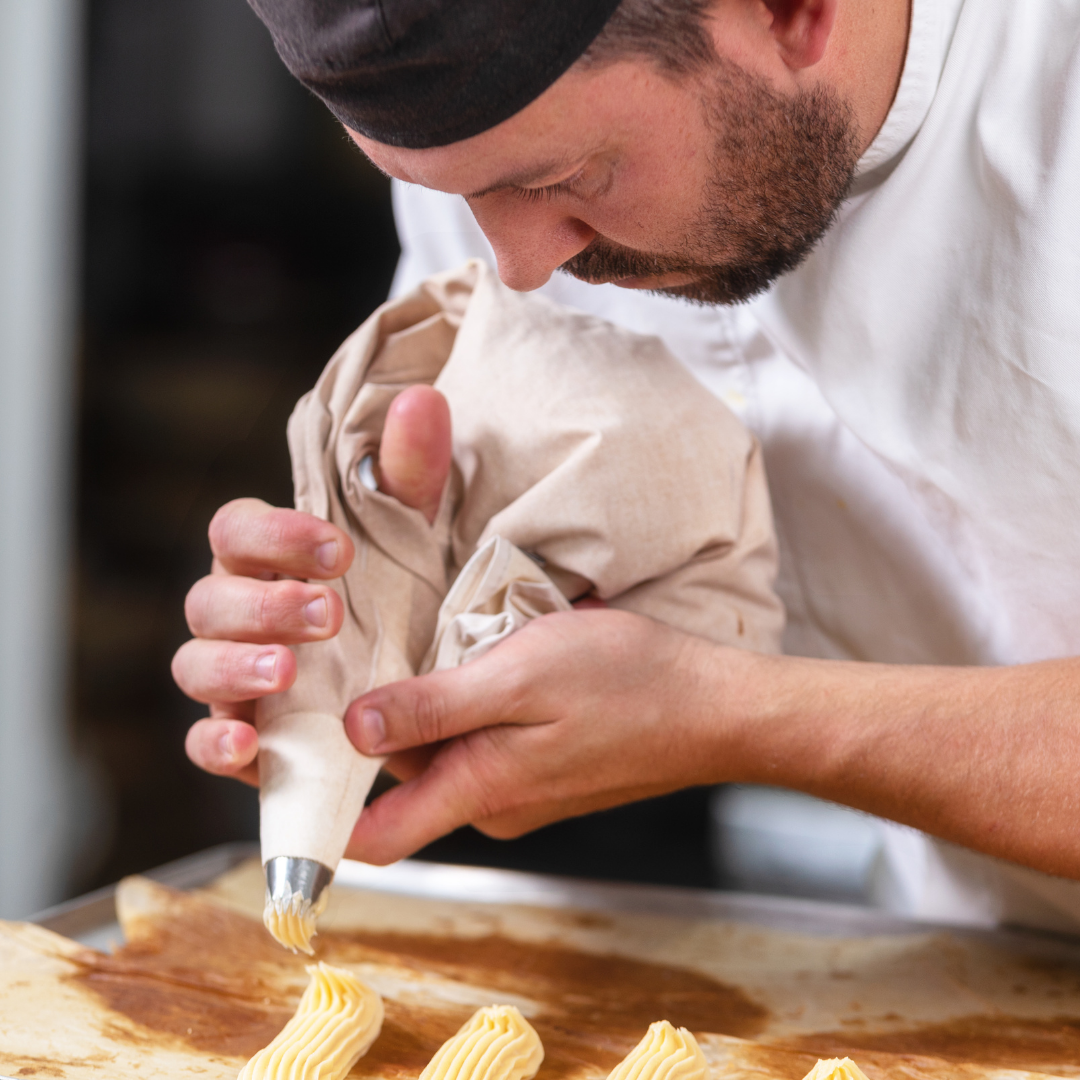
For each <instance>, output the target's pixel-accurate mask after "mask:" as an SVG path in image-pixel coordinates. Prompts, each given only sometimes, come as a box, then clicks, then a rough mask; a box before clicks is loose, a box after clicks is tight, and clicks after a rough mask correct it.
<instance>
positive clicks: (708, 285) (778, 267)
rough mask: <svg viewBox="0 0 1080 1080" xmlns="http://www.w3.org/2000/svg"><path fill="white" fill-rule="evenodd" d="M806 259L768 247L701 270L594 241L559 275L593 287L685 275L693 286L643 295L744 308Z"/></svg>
mask: <svg viewBox="0 0 1080 1080" xmlns="http://www.w3.org/2000/svg"><path fill="white" fill-rule="evenodd" d="M805 254H806V248H800V249H797V250H794V251H792V250H791V249H788V248H785V247H783V246H767V247H763V248H760V249H758V250H757V251H755V252H752V253H749V254H747V255H744V256H743V257H742V258H738V259H732V260H729V261H728V262H724V263H717V264H713V265H708V264H705V265H703V264H701V263H695V262H691V261H688V260H686V259H678V258H671V257H670V256H663V255H653V254H650V253H649V252H645V251H635V250H634V249H633V248H625V247H621V246H620V245H617V244H613V243H611V241H610V240H607V239H605V238H604V237H601V236H597V237H594V238H593V240H592V241H591V242H590V243H589V245H588V247H586V248H583V249H582V250H581V251H579V252H578V253H577V254H576V255H574V256H573V257H571V258H569V259H567V260H566V262H564V263H563V264H562V265H561V266H560V267H559V269H560V270H561V271H563V272H564V273H566V274H570V275H571V276H572V277H576V278H578V279H579V280H581V281H587V282H589V283H590V284H592V285H602V284H606V283H609V282H614V281H620V280H622V279H623V278H630V277H636V278H652V277H660V276H662V275H665V274H684V275H689V276H691V277H692V278H693V281H690V282H688V283H686V284H684V285H671V286H666V287H664V288H656V289H649V290H647V291H649V292H653V293H657V294H658V295H662V296H674V297H678V298H680V299H682V300H688V301H690V302H691V303H694V304H701V305H711V304H743V303H746V301H748V300H750V299H752V298H753V297H755V296H757V295H759V294H760V293H763V292H764V291H765V290H766V289H768V288H769V286H770V285H771V284H772V283H773V282H774V281H775V280H776V279H777V278H778V277H779V276H780V275H781V274H783V273H785V272H786V271H788V270H791V269H793V268H794V267H795V266H797V265H798V263H800V262H801V261H802V259H803V258H804V257H805Z"/></svg>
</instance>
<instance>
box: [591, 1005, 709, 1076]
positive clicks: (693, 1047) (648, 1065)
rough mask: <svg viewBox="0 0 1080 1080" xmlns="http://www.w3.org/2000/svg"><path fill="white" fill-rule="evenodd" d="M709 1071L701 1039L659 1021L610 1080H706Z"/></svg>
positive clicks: (627, 1056)
mask: <svg viewBox="0 0 1080 1080" xmlns="http://www.w3.org/2000/svg"><path fill="white" fill-rule="evenodd" d="M707 1071H708V1066H707V1065H706V1063H705V1055H704V1054H703V1053H702V1052H701V1047H700V1046H698V1043H697V1039H695V1038H694V1036H693V1035H691V1034H690V1032H689V1031H687V1030H686V1028H674V1027H672V1025H671V1024H669V1023H668V1022H667V1021H666V1020H657V1021H656V1023H655V1024H650V1025H649V1030H648V1031H647V1032H645V1038H643V1039H642V1040H641V1042H639V1043H638V1044H637V1046H635V1047H634V1049H633V1050H631V1051H630V1053H629V1054H627V1055H626V1057H625V1058H623V1060H622V1061H620V1062H619V1064H618V1065H616V1066H615V1068H614V1069H612V1070H611V1072H610V1074H609V1075H608V1080H704V1077H705V1074H706V1072H707Z"/></svg>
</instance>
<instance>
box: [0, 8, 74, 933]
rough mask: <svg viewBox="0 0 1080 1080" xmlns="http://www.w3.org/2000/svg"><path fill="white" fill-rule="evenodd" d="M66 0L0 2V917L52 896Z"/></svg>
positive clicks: (62, 826) (59, 700)
mask: <svg viewBox="0 0 1080 1080" xmlns="http://www.w3.org/2000/svg"><path fill="white" fill-rule="evenodd" d="M82 33H83V28H82V22H81V11H80V5H79V0H0V916H6V917H13V916H15V917H17V916H20V915H25V914H28V913H29V912H31V911H33V910H35V909H37V908H40V907H43V906H45V905H47V904H49V903H52V902H53V901H55V900H56V899H58V898H59V897H60V896H61V894H62V892H63V889H64V887H65V884H66V873H65V868H66V866H67V863H68V859H69V857H70V855H71V854H72V852H71V850H70V843H71V837H72V835H73V826H74V823H75V822H74V815H75V812H76V808H75V807H74V806H73V800H72V796H71V791H72V779H73V777H72V769H71V752H70V745H69V738H68V718H67V707H66V706H67V685H66V681H67V675H66V670H67V664H66V650H67V636H68V601H69V596H68V572H69V535H70V525H71V517H72V514H71V506H70V501H71V499H70V494H71V479H72V478H71V467H70V452H71V446H72V433H73V432H72V429H73V416H74V414H73V399H74V394H73V389H74V383H75V365H74V362H73V354H74V330H75V302H76V300H75V284H76V233H75V219H76V203H77V175H78V144H77V138H78V129H79V119H80V115H79V114H80V98H81V87H80V78H81V62H82Z"/></svg>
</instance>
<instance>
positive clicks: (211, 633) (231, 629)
mask: <svg viewBox="0 0 1080 1080" xmlns="http://www.w3.org/2000/svg"><path fill="white" fill-rule="evenodd" d="M210 548H211V550H212V551H213V553H214V562H213V569H212V572H211V573H210V575H209V576H208V577H204V578H203V579H202V580H201V581H197V582H196V583H195V585H193V586H192V588H191V591H190V592H189V593H188V596H187V602H186V603H185V605H184V610H185V614H186V615H187V621H188V627H189V628H190V629H191V632H192V633H193V634H194V635H195V637H194V639H193V640H191V641H189V642H187V643H186V644H184V645H182V646H181V647H180V649H179V651H178V652H177V654H176V656H175V657H173V663H172V671H173V678H174V679H176V682H177V684H178V685H179V687H180V689H181V690H183V691H184V693H185V694H187V695H188V697H192V698H194V699H195V700H196V701H202V702H205V703H207V704H209V705H210V718H209V719H207V720H200V721H199V722H198V723H196V724H195V725H193V726H192V728H191V730H190V731H189V732H188V736H187V753H188V757H190V758H191V760H192V761H194V762H195V764H196V765H199V766H200V767H202V768H203V769H206V770H207V772H212V773H217V774H219V775H221V776H235V777H237V778H238V779H240V780H244V781H246V782H248V783H251V784H257V783H258V774H257V770H256V766H255V764H254V762H255V755H256V753H257V751H258V738H257V736H256V734H255V729H254V727H253V726H252V721H253V720H254V713H255V700H256V699H257V698H260V697H263V696H265V695H266V694H276V693H278V692H279V691H281V690H286V689H288V688H289V687H290V686H292V684H293V681H294V680H295V678H296V659H295V657H294V656H293V654H292V652H291V651H290V650H289V649H288V648H287V646H288V645H293V644H298V643H300V642H303V641H321V640H323V639H324V638H328V637H333V636H334V634H336V633H337V632H338V630H340V629H341V621H342V618H343V617H344V609H343V607H342V603H341V598H340V597H339V596H338V594H337V593H336V592H334V590H333V589H332V588H330V587H329V586H328V585H319V584H309V583H308V582H307V581H305V580H294V579H297V578H304V579H306V578H314V579H316V580H317V581H318V580H324V581H325V580H329V579H331V578H336V577H340V576H341V575H342V574H343V573H344V572H345V570H346V569H347V568H348V566H349V564H350V563H351V562H352V558H353V544H352V541H351V540H350V539H349V537H348V536H347V535H346V534H345V533H343V532H342V531H341V530H340V529H339V528H337V527H336V526H334V525H331V524H330V523H329V522H328V521H323V520H322V519H321V518H317V517H313V516H312V515H311V514H301V513H299V512H298V511H296V510H283V509H277V508H275V507H272V506H268V505H267V504H266V503H264V502H261V501H260V500H259V499H237V500H235V501H234V502H231V503H227V504H226V505H225V506H223V507H222V508H221V509H220V510H219V511H218V512H217V513H216V514H215V515H214V519H213V521H211V522H210Z"/></svg>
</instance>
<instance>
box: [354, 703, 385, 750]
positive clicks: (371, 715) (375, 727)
mask: <svg viewBox="0 0 1080 1080" xmlns="http://www.w3.org/2000/svg"><path fill="white" fill-rule="evenodd" d="M360 727H361V729H362V730H363V732H364V745H365V746H366V747H367V748H368V750H369V751H370V752H371V753H375V752H376V751H377V750H378V749H379V747H380V746H382V744H383V740H384V739H385V738H386V721H385V720H384V719H383V714H382V713H381V712H379V710H378V709H364V711H363V712H362V713H361V714H360Z"/></svg>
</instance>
